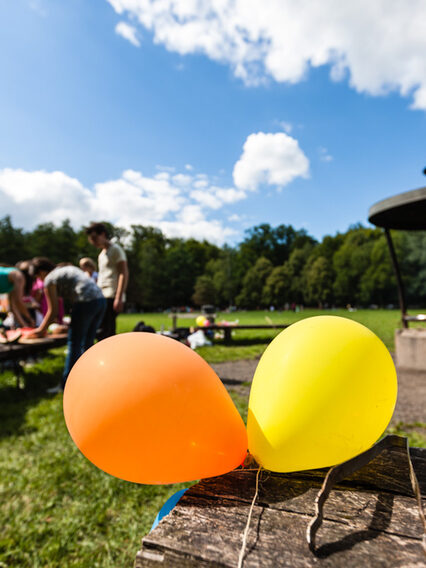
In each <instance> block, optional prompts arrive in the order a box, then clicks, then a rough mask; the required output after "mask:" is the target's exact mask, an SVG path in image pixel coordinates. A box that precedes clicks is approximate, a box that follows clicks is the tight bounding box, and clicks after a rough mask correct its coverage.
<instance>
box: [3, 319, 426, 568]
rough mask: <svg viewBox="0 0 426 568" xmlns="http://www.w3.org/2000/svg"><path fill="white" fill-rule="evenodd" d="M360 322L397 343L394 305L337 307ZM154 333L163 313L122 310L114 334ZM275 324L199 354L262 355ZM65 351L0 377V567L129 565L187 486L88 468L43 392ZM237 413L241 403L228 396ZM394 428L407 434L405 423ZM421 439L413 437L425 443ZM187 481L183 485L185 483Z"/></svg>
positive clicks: (57, 402)
mask: <svg viewBox="0 0 426 568" xmlns="http://www.w3.org/2000/svg"><path fill="white" fill-rule="evenodd" d="M320 313H321V312H319V311H317V310H305V311H303V312H298V313H294V312H266V311H265V312H235V313H232V314H225V313H223V314H218V315H217V320H221V319H225V320H228V321H235V320H239V322H240V323H250V324H256V323H258V324H264V323H270V321H272V322H273V323H276V324H278V323H292V322H295V321H297V320H298V319H301V318H304V317H309V316H312V315H318V314H320ZM324 313H328V314H330V313H333V314H335V315H342V316H345V317H349V318H352V319H354V320H357V321H359V322H361V323H363V324H365V325H366V326H367V327H369V328H370V329H372V330H373V331H374V332H375V333H376V334H377V335H378V336H379V337H381V339H382V340H383V341H384V343H385V345H386V346H387V347H388V348H389V349H390V350H391V351H392V350H393V348H394V343H393V336H394V330H395V328H396V327H398V326H399V316H400V314H399V312H398V311H396V310H374V311H369V310H359V311H355V312H348V311H346V310H335V311H333V312H330V311H329V312H324ZM196 315H197V314H191V317H189V318H188V317H178V322H177V323H178V326H182V327H183V326H190V325H194V324H195V317H196ZM141 320H143V321H144V322H145V324H147V325H151V326H153V327H154V328H155V329H156V330H160V329H161V328H162V327H164V329H168V328H170V327H171V318H170V317H169V316H168V314H162V313H161V314H160V313H158V314H125V315H122V316H120V317H119V319H118V330H119V332H121V333H122V332H126V331H131V330H132V329H133V327H134V326H135V325H136V323H138V322H139V321H141ZM277 333H278V331H277V330H270V331H269V330H257V331H243V330H241V331H238V332H234V342H233V344H232V345H230V346H225V345H223V344H222V342H221V341H220V340H219V341H217V342H216V344H215V345H213V346H211V347H204V348H201V349H199V350H198V352H199V353H200V355H202V356H203V357H204V358H205V359H206V360H207V361H208V362H210V363H217V362H221V361H227V360H237V359H251V358H257V357H259V356H260V355H261V354H262V352H263V351H264V349H265V348H266V346H267V344H268V343H269V342H270V340H271V339H272V338H273V337H274V336H275V335H276V334H277ZM63 361H64V350H63V349H57V350H55V351H54V352H51V353H50V355H49V356H47V357H45V358H44V359H43V360H41V361H39V362H35V363H34V364H30V365H27V366H26V368H25V389H21V390H18V389H16V381H15V379H14V377H13V373H12V371H11V370H8V369H4V370H3V372H1V373H0V495H1V498H0V518H1V519H2V520H3V522H2V531H1V533H0V567H1V568H4V567H6V566H7V567H9V566H24V567H31V568H38V567H43V568H45V567H52V568H53V567H60V566H61V567H63V566H67V567H87V566H90V567H107V568H109V567H111V568H112V567H117V566H120V567H123V566H129V567H130V566H132V565H133V561H134V557H135V554H136V551H137V550H138V548H139V545H140V539H141V538H142V537H143V536H144V535H145V534H146V533H147V532H148V531H149V530H150V527H151V524H152V522H153V520H154V518H155V515H156V513H157V512H158V510H159V509H160V508H161V506H162V504H163V503H164V501H165V500H166V499H167V498H168V497H169V496H170V495H172V494H173V493H174V492H175V491H177V490H178V489H180V488H182V487H184V486H185V484H180V485H169V486H142V485H137V484H132V483H128V482H125V481H121V480H119V479H115V478H113V477H111V476H109V475H107V474H105V473H103V472H102V471H100V470H98V469H97V468H96V467H94V466H92V465H91V464H90V463H89V462H88V461H87V460H86V459H85V458H84V457H83V456H82V454H80V452H79V451H78V450H77V448H76V447H75V446H74V444H73V442H72V441H71V439H70V437H69V434H68V432H67V430H66V427H65V424H64V420H63V415H62V395H56V396H53V397H52V396H51V395H47V394H46V388H48V387H50V386H53V385H55V384H57V383H58V382H59V379H60V376H61V372H62V366H63ZM235 402H236V404H237V406H238V408H239V410H240V412H241V413H242V414H243V415H244V414H245V411H246V406H247V404H246V402H245V401H241V400H240V399H238V400H237V399H236V400H235ZM398 433H402V434H404V433H405V432H404V425H401V428H400V430H399V431H398ZM425 442H426V439H425V438H423V437H421V436H417V438H413V439H411V443H412V444H414V445H422V446H424V447H426V443H425ZM187 485H190V484H187Z"/></svg>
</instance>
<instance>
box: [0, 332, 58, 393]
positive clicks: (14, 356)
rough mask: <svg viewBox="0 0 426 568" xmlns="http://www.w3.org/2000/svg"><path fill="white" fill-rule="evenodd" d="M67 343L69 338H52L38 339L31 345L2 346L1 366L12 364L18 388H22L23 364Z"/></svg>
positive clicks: (0, 352) (13, 344)
mask: <svg viewBox="0 0 426 568" xmlns="http://www.w3.org/2000/svg"><path fill="white" fill-rule="evenodd" d="M66 343H67V336H66V335H60V336H51V337H45V338H43V339H37V340H35V341H33V342H31V343H29V342H27V343H19V342H18V343H10V344H7V343H5V344H0V365H2V364H4V363H6V362H11V363H12V366H13V370H14V372H15V376H16V386H17V388H20V386H21V385H20V379H21V377H22V376H23V365H22V362H23V361H24V362H25V361H26V360H27V359H29V358H36V357H40V356H41V355H44V354H45V353H46V352H47V351H49V350H50V349H54V348H55V347H62V346H64V345H66Z"/></svg>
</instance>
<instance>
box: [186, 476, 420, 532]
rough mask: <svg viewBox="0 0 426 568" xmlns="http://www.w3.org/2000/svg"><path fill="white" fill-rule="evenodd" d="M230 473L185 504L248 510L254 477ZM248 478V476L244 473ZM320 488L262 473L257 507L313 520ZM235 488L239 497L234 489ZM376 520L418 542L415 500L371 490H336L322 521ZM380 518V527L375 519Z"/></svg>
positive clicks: (354, 523) (359, 523) (198, 489)
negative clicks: (221, 504) (232, 505)
mask: <svg viewBox="0 0 426 568" xmlns="http://www.w3.org/2000/svg"><path fill="white" fill-rule="evenodd" d="M244 473H245V472H238V473H237V472H233V473H232V474H229V475H227V476H222V478H220V477H218V478H215V480H209V481H204V482H201V483H199V484H197V485H195V486H194V487H193V488H192V489H191V491H189V492H187V493H186V495H185V497H184V499H185V501H184V502H185V504H188V503H190V504H191V505H192V506H193V507H197V506H199V503H200V502H201V501H200V500H201V499H205V500H206V501H208V502H209V503H210V506H214V504H215V502H216V503H217V502H219V501H221V500H226V501H229V502H234V503H235V504H236V506H237V503H238V506H239V507H241V508H242V510H244V508H247V507H248V506H249V505H250V503H251V501H252V499H253V495H254V487H255V480H254V475H244ZM246 473H247V474H249V473H251V472H246ZM320 486H321V484H320V483H318V482H315V481H312V482H311V483H307V482H306V481H303V480H300V479H297V478H294V479H283V478H279V477H275V476H274V475H270V474H268V472H263V473H262V474H261V477H260V481H259V495H258V498H257V500H256V503H257V504H258V505H260V506H263V507H267V508H268V509H271V510H277V511H287V512H289V513H295V514H299V515H305V516H313V515H314V511H315V507H314V502H315V497H316V495H317V493H318V491H319V489H320ZM236 487H238V496H236V495H235V493H236V492H235V488H236ZM373 516H376V526H377V527H379V525H380V530H384V531H387V532H389V533H395V534H399V535H400V536H406V537H409V538H421V534H422V532H421V531H422V527H421V524H420V521H419V517H418V508H417V503H416V501H415V499H414V498H411V497H406V496H402V495H395V494H392V493H388V492H376V491H372V490H364V491H360V490H357V491H356V490H352V491H349V490H335V491H332V492H331V494H330V497H329V498H328V500H327V502H326V505H325V517H326V518H327V519H328V520H333V521H336V522H339V523H341V524H345V525H347V526H350V527H353V528H354V529H358V528H363V527H365V526H366V525H368V523H369V522H370V521H371V519H372V518H373ZM379 516H380V523H379V519H378V517H379Z"/></svg>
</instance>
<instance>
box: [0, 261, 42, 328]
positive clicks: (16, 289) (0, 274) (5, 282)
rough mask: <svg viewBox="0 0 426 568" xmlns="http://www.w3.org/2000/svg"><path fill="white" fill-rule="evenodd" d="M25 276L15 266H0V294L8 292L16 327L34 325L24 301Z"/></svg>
mask: <svg viewBox="0 0 426 568" xmlns="http://www.w3.org/2000/svg"><path fill="white" fill-rule="evenodd" d="M25 283H26V281H25V276H24V274H23V273H22V272H21V271H20V270H19V269H18V268H16V266H0V294H8V299H9V306H10V310H11V312H12V313H13V316H14V321H15V325H16V326H17V327H35V321H34V318H33V317H32V316H31V314H30V312H29V311H28V307H27V306H26V305H25V302H24V292H25Z"/></svg>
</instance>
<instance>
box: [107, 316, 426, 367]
mask: <svg viewBox="0 0 426 568" xmlns="http://www.w3.org/2000/svg"><path fill="white" fill-rule="evenodd" d="M413 313H416V312H413ZM197 315H199V314H194V317H190V318H188V317H186V316H185V317H179V314H178V320H177V325H178V327H190V326H195V325H196V324H195V318H196V317H197ZM317 315H336V316H341V317H346V318H350V319H353V320H355V321H358V322H359V323H362V324H363V325H365V326H366V327H368V328H369V329H371V330H372V331H373V332H374V333H375V334H376V335H378V336H379V337H380V338H381V340H382V341H383V343H384V344H385V345H386V347H387V348H388V349H389V350H390V351H393V350H394V348H395V343H394V335H395V329H396V328H398V327H400V319H401V314H400V312H399V311H398V310H357V311H355V312H349V311H348V310H324V311H320V310H313V309H310V310H304V311H303V312H297V313H296V312H291V311H287V312H269V311H257V312H235V313H231V314H227V313H218V314H217V317H216V321H217V322H220V321H221V320H227V321H236V320H238V321H239V323H240V324H258V325H264V324H269V323H270V322H271V321H272V323H274V324H280V323H282V324H286V323H294V322H296V321H299V320H300V319H303V318H307V317H312V316H317ZM141 320H143V321H144V322H145V324H146V325H151V326H152V327H154V329H156V330H157V331H159V330H160V329H161V328H162V327H164V329H170V328H171V325H172V320H171V318H170V317H169V316H168V315H167V314H158V313H156V314H148V313H147V314H125V315H122V316H120V318H119V319H118V331H119V332H120V333H122V332H125V331H132V329H133V327H134V326H135V325H136V324H137V323H138V322H139V321H141ZM417 325H419V326H422V325H423V326H424V324H421V323H420V324H417ZM279 332H280V330H239V331H233V332H232V337H233V345H230V346H224V345H223V342H221V341H217V342H216V343H215V345H214V346H213V347H203V348H201V349H198V350H197V352H198V353H199V354H200V355H202V357H204V358H205V359H206V360H207V361H208V362H209V363H219V362H221V361H235V360H238V359H255V358H256V357H260V356H261V355H262V353H263V351H264V350H265V349H266V347H267V345H268V343H269V342H270V341H271V340H272V339H273V338H274V337H275V336H276V335H277V334H278V333H279Z"/></svg>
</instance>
